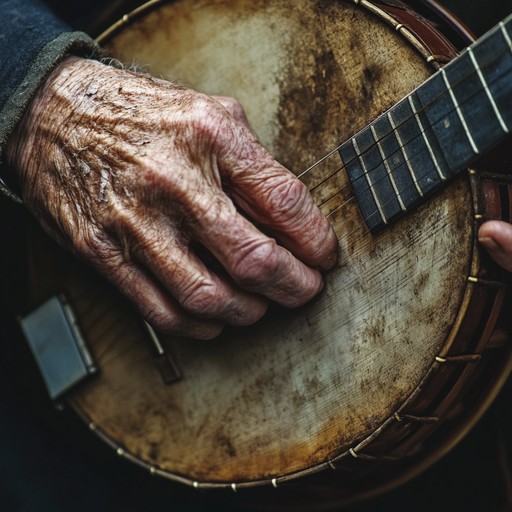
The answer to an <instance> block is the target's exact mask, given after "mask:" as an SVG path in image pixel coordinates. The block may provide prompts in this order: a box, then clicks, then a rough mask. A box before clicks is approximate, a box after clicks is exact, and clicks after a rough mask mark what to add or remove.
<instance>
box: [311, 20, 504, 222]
mask: <svg viewBox="0 0 512 512" xmlns="http://www.w3.org/2000/svg"><path fill="white" fill-rule="evenodd" d="M511 34H512V15H511V16H509V17H508V18H506V19H505V20H504V21H502V22H501V23H500V24H498V25H497V26H496V27H494V28H493V29H492V30H490V31H489V32H488V33H487V34H486V35H484V36H483V37H482V38H481V39H479V40H478V41H477V42H475V43H474V44H473V45H472V46H470V47H469V48H467V49H466V50H464V51H463V52H462V53H461V54H460V55H459V56H458V57H457V58H455V59H454V60H453V61H452V62H450V63H449V64H447V65H446V66H445V67H444V68H442V69H440V70H439V71H438V72H437V73H435V74H434V75H433V76H432V77H431V78H429V79H428V80H427V81H426V82H425V83H423V84H422V85H421V86H420V87H418V88H417V89H415V90H414V91H413V92H412V93H411V94H409V95H408V96H406V97H405V98H404V99H402V100H401V101H400V102H398V103H397V104H396V105H394V106H393V107H392V108H391V109H389V110H388V111H387V112H385V113H383V114H382V115H381V116H379V117H378V118H377V119H376V120H375V121H373V122H372V123H370V124H369V125H367V126H366V127H365V128H363V129H362V130H361V131H359V132H358V133H357V134H356V135H354V136H353V137H352V138H350V139H348V140H347V141H346V142H345V143H343V144H342V145H341V146H340V147H339V148H337V150H335V151H333V152H332V153H330V154H329V155H328V156H327V157H326V158H328V157H336V158H337V157H339V158H341V168H339V161H338V164H337V166H338V170H337V171H336V172H335V173H334V174H333V175H332V176H335V175H336V174H339V173H340V171H341V170H343V169H344V170H345V171H346V172H347V174H348V177H349V180H350V183H351V186H352V190H353V193H354V196H355V199H356V200H357V203H358V205H359V209H360V211H361V213H362V215H363V218H364V220H365V222H366V225H367V226H368V228H369V229H370V231H376V230H378V229H381V228H382V227H384V226H385V225H387V224H390V223H391V222H393V221H394V220H396V219H397V218H399V217H401V216H403V215H404V214H405V213H406V212H407V211H409V210H411V209H413V208H415V207H416V206H417V205H418V204H420V203H421V202H422V200H423V199H424V197H425V196H427V195H429V194H431V193H432V192H435V191H436V190H438V189H439V188H440V187H441V186H442V185H443V183H444V182H446V181H447V180H449V179H450V178H452V177H453V176H455V175H456V174H458V173H459V172H461V171H462V170H463V169H466V168H467V167H468V166H469V165H471V164H472V163H473V162H474V161H475V160H477V159H478V158H479V157H480V156H482V155H483V154H485V153H487V152H488V151H489V150H491V149H492V148H493V147H494V146H496V145H497V144H498V143H500V142H502V141H503V140H504V139H505V138H506V136H507V135H508V134H509V133H510V130H511V129H512V102H511V101H510V98H511V97H512V36H511ZM329 159H331V158H329ZM313 167H314V166H313ZM311 169H312V168H310V169H308V170H307V171H305V172H304V173H303V174H302V175H301V177H302V176H304V175H306V174H307V173H309V171H310V170H311ZM326 181H327V180H326ZM329 181H332V178H331V179H330V180H329ZM315 188H316V187H315ZM320 195H321V194H320Z"/></svg>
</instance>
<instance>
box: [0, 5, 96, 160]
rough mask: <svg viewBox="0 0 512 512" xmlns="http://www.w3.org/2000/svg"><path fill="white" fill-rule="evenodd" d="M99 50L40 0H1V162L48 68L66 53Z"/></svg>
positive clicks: (91, 52) (84, 54)
mask: <svg viewBox="0 0 512 512" xmlns="http://www.w3.org/2000/svg"><path fill="white" fill-rule="evenodd" d="M96 52H99V49H98V47H97V45H96V44H95V42H94V41H93V40H92V39H91V38H90V37H89V36H87V35H86V34H84V33H82V32H73V31H72V30H71V29H70V28H69V26H68V25H66V24H65V23H64V22H63V21H61V20H60V19H58V18H57V17H56V16H55V15H54V14H53V12H52V11H51V10H50V9H49V8H48V7H47V6H46V5H45V4H44V3H42V2H41V1H39V0H0V164H1V163H2V161H3V154H4V151H5V147H6V144H7V139H8V137H9V134H10V133H11V132H12V130H13V129H14V127H15V126H16V124H17V122H18V121H19V120H20V118H21V117H22V115H23V112H24V110H25V108H26V107H27V106H28V103H29V102H30V99H31V98H32V96H33V95H34V93H35V91H36V90H37V88H38V87H39V86H40V85H41V84H42V82H43V81H44V79H45V78H46V77H47V75H48V74H49V73H50V71H51V70H52V69H53V68H54V67H55V66H56V65H57V64H58V63H59V62H60V61H61V60H62V59H63V58H64V57H65V56H66V55H68V54H70V53H72V54H77V55H81V56H86V57H90V56H93V54H95V53H96Z"/></svg>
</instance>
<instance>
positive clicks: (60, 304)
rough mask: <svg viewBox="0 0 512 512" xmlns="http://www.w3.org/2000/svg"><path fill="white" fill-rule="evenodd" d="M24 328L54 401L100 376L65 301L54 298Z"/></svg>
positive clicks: (26, 320)
mask: <svg viewBox="0 0 512 512" xmlns="http://www.w3.org/2000/svg"><path fill="white" fill-rule="evenodd" d="M20 325H21V329H22V331H23V334H24V335H25V338H26V339H27V342H28V344H29V346H30V349H31V351H32V354H33V355H34V358H35V360H36V363H37V365H38V367H39V370H40V371H41V374H42V377H43V380H44V382H45V384H46V387H47V389H48V393H49V395H50V397H51V398H52V399H53V400H55V399H57V398H59V397H60V396H61V395H62V394H63V393H65V392H66V391H68V390H69V389H71V388H72V387H73V386H75V385H76V384H78V383H79V382H81V381H82V380H83V379H84V378H85V377H87V376H88V375H91V374H93V373H96V372H97V368H96V366H95V365H94V362H93V360H92V357H91V355H90V353H89V351H88V349H87V347H86V345H85V342H84V339H83V337H82V335H81V333H80V330H79V328H78V325H77V323H76V318H75V315H74V314H73V311H72V310H71V307H70V305H69V303H68V302H67V301H66V299H65V298H64V297H62V296H59V297H57V296H54V297H51V298H50V299H48V300H47V301H46V302H45V303H44V304H42V305H41V306H39V307H38V308H37V309H35V310H34V311H33V312H32V313H30V314H28V315H26V316H25V317H23V318H21V319H20Z"/></svg>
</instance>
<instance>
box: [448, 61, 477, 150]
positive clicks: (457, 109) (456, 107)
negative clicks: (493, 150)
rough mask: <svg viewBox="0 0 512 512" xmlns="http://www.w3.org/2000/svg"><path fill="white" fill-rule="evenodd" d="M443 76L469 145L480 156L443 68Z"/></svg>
mask: <svg viewBox="0 0 512 512" xmlns="http://www.w3.org/2000/svg"><path fill="white" fill-rule="evenodd" d="M441 76H442V77H443V80H444V83H445V84H446V88H447V89H448V93H449V95H450V98H451V100H452V102H453V104H454V105H455V110H456V112H457V114H458V116H459V119H460V122H461V123H462V126H463V127H464V131H465V132H466V136H467V138H468V140H469V143H470V144H471V147H472V148H473V151H474V152H475V153H476V154H478V153H479V151H478V148H477V146H476V144H475V141H474V140H473V137H472V135H471V133H469V128H468V125H467V124H466V120H465V119H464V116H463V115H462V111H461V109H460V106H459V103H458V101H457V98H456V97H455V94H454V93H453V90H452V87H451V85H450V82H449V80H448V77H447V76H446V72H445V70H444V69H443V68H441Z"/></svg>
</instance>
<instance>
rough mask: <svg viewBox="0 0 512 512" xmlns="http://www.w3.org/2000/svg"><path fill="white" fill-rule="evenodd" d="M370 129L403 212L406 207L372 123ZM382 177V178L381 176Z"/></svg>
mask: <svg viewBox="0 0 512 512" xmlns="http://www.w3.org/2000/svg"><path fill="white" fill-rule="evenodd" d="M370 130H371V132H372V135H373V140H374V141H375V143H376V145H377V148H378V150H379V153H380V156H381V158H382V162H383V163H384V167H385V169H386V172H387V175H388V176H389V179H390V181H391V186H392V187H393V190H394V191H395V194H396V197H397V199H398V204H399V205H400V208H401V210H402V211H404V212H405V211H407V208H406V207H405V205H404V202H403V200H402V197H401V195H400V191H399V190H398V187H397V185H396V182H395V178H394V176H393V173H392V171H391V169H390V167H389V164H388V159H387V158H386V156H385V154H384V150H383V149H382V145H381V144H380V142H379V141H378V140H377V139H378V137H377V133H376V132H375V127H374V126H373V124H371V125H370ZM382 179H384V178H382Z"/></svg>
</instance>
